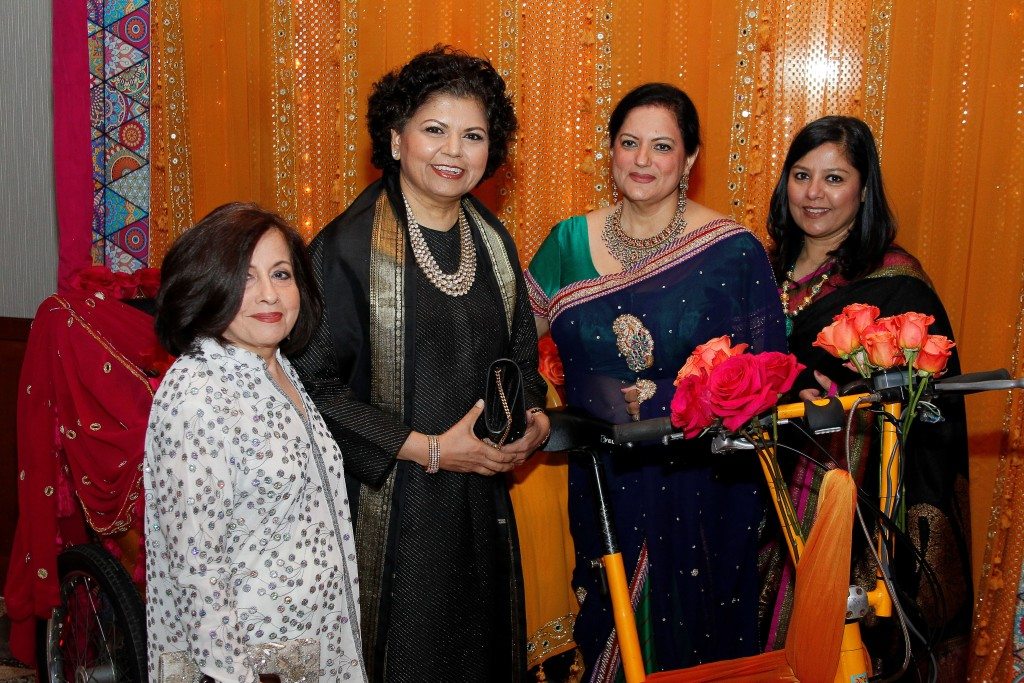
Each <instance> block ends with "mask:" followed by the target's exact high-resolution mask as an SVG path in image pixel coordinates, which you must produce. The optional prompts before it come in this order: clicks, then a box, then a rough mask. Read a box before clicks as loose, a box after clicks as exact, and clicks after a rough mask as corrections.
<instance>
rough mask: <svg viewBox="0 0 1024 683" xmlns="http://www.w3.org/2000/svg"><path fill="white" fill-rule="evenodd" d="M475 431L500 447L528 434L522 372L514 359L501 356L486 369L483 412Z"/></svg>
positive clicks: (482, 437) (480, 436)
mask: <svg viewBox="0 0 1024 683" xmlns="http://www.w3.org/2000/svg"><path fill="white" fill-rule="evenodd" d="M473 431H474V433H475V434H476V435H477V436H478V437H479V438H481V439H490V440H491V441H493V442H494V443H495V444H496V445H498V446H504V445H505V444H506V443H508V442H510V441H515V440H516V439H518V438H519V437H521V436H522V435H523V434H525V433H526V401H525V399H524V398H523V375H522V373H521V372H520V370H519V366H518V365H517V364H516V362H515V361H514V360H510V359H508V358H499V359H498V360H496V361H494V362H493V363H491V367H489V368H488V369H487V384H486V387H485V389H484V412H483V413H481V415H480V417H479V419H477V421H476V425H474V428H473Z"/></svg>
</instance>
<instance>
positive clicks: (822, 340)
mask: <svg viewBox="0 0 1024 683" xmlns="http://www.w3.org/2000/svg"><path fill="white" fill-rule="evenodd" d="M811 346H818V347H820V348H823V349H825V350H826V351H828V352H829V353H830V354H832V355H833V356H835V357H836V358H848V357H849V355H850V354H851V353H853V352H854V351H856V350H857V349H859V348H860V346H861V342H860V335H859V334H858V333H857V328H856V327H854V324H853V321H852V320H851V319H850V318H847V317H844V316H836V320H835V322H833V323H832V324H831V325H829V326H828V327H826V328H825V329H823V330H822V331H821V332H819V333H818V338H817V339H815V340H814V343H813V344H811Z"/></svg>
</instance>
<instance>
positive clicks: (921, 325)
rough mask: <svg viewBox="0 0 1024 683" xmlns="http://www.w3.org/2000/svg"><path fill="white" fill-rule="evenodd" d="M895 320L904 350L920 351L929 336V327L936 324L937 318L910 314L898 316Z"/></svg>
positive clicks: (898, 338) (898, 339)
mask: <svg viewBox="0 0 1024 683" xmlns="http://www.w3.org/2000/svg"><path fill="white" fill-rule="evenodd" d="M895 320H896V324H897V326H898V328H899V332H898V333H897V341H898V342H899V345H900V346H901V347H902V348H904V349H919V348H921V344H923V343H924V340H925V338H926V337H927V336H928V326H929V325H931V324H932V323H933V322H935V316H933V315H924V314H922V313H914V312H910V313H904V314H903V315H898V316H896V318H895Z"/></svg>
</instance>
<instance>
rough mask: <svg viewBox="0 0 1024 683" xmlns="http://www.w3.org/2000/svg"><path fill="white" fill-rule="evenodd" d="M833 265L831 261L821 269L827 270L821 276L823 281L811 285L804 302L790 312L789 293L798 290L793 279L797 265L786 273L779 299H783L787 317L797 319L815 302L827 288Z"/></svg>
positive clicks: (783, 308) (783, 307) (783, 309)
mask: <svg viewBox="0 0 1024 683" xmlns="http://www.w3.org/2000/svg"><path fill="white" fill-rule="evenodd" d="M832 265H833V262H832V261H831V260H830V261H829V262H828V263H827V264H825V265H824V266H820V267H819V270H821V269H822V268H824V269H825V272H823V273H822V274H821V279H820V280H818V281H817V282H816V283H814V284H813V285H811V288H810V290H809V291H808V292H807V296H805V297H804V300H803V301H801V302H800V303H799V304H798V305H797V307H796V308H794V309H793V310H792V311H791V310H789V293H790V291H792V290H795V289H796V281H795V280H794V279H793V271H794V270H795V269H796V264H793V265H792V266H790V268H789V270H787V271H786V279H785V280H783V282H782V287H781V288H780V290H779V298H781V299H782V311H783V312H784V313H785V314H786V316H787V317H789V318H795V317H796V316H797V315H798V314H799V313H800V311H802V310H804V309H805V308H807V307H808V306H810V305H811V302H812V301H814V297H816V296H818V293H819V292H820V291H821V288H822V287H824V286H825V283H826V282H828V278H829V274H830V273H831V272H832Z"/></svg>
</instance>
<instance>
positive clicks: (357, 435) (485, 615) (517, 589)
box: [294, 47, 548, 682]
mask: <svg viewBox="0 0 1024 683" xmlns="http://www.w3.org/2000/svg"><path fill="white" fill-rule="evenodd" d="M367 121H368V123H369V128H370V136H371V138H372V140H373V161H374V164H375V165H376V166H377V167H378V168H380V169H381V170H382V171H383V178H381V179H380V180H379V181H377V182H374V183H373V184H371V185H370V186H369V187H368V188H366V190H364V191H363V193H362V194H361V195H360V196H359V197H357V198H356V200H355V201H354V202H353V203H352V205H351V206H349V207H348V209H346V210H345V212H344V213H343V214H342V215H341V216H339V217H338V218H336V219H335V220H334V221H332V222H331V223H330V224H328V225H327V226H326V227H325V228H324V229H323V230H322V231H321V232H320V234H319V235H317V237H316V238H315V239H314V240H313V242H312V244H311V245H310V250H311V253H312V256H313V263H314V270H315V273H316V276H317V279H318V281H319V284H320V285H321V288H322V291H323V294H324V299H325V303H326V306H325V314H324V317H323V319H322V321H321V324H320V326H319V328H318V329H317V332H316V333H315V335H314V337H313V340H312V341H311V342H310V344H309V346H308V347H307V349H306V350H305V351H304V352H302V353H301V354H300V355H297V356H295V357H294V362H295V365H296V367H297V368H298V369H299V372H300V374H301V375H302V378H303V382H305V384H306V386H307V387H308V389H309V392H310V395H312V396H313V400H315V401H316V403H317V405H318V406H319V408H320V410H321V411H322V412H323V414H324V417H325V418H326V420H327V424H328V425H329V426H330V428H331V431H332V433H333V434H334V436H335V438H336V439H337V440H338V443H339V444H340V445H341V447H342V451H343V452H344V453H345V467H346V471H347V472H348V473H349V475H350V477H351V479H350V481H349V484H350V487H349V490H350V495H351V498H352V500H353V501H358V502H357V503H356V508H357V513H356V516H357V525H356V539H357V543H358V547H359V550H360V552H359V556H358V559H359V582H360V583H359V588H360V605H361V610H362V615H363V647H364V652H365V655H366V662H367V669H368V670H369V672H370V678H371V680H374V681H382V680H387V681H442V680H443V681H453V682H454V681H466V682H470V681H496V682H497V681H514V680H520V678H521V677H522V676H523V675H524V673H525V653H524V638H525V633H524V631H525V622H524V616H523V602H522V601H523V595H522V579H521V572H520V566H519V558H518V547H517V539H516V532H515V523H514V520H513V515H512V507H511V503H510V500H509V493H508V486H507V484H506V481H505V478H504V477H502V476H495V475H500V474H501V473H503V472H507V471H508V470H510V469H511V468H512V467H514V466H515V465H517V464H519V463H521V462H523V460H524V459H525V458H526V457H527V456H528V455H529V454H530V453H531V452H532V451H533V450H534V449H535V448H537V446H539V445H540V443H541V441H542V440H543V439H544V438H545V437H546V435H547V432H548V420H547V417H546V416H545V415H544V413H543V411H542V410H540V408H541V407H542V406H543V405H544V382H543V380H542V379H541V378H540V375H539V374H538V373H537V336H536V332H535V330H534V326H533V322H532V319H531V317H530V309H529V304H528V301H527V296H526V288H525V284H524V282H523V275H522V272H521V270H520V267H519V261H518V258H517V256H516V248H515V244H514V243H513V241H512V238H511V236H510V235H509V234H508V232H507V231H506V230H505V228H504V226H502V225H501V223H500V222H499V221H498V219H497V218H496V217H495V216H493V215H492V214H491V213H490V211H488V210H487V209H486V208H485V207H484V206H483V205H482V204H481V203H480V202H479V201H477V200H476V199H475V198H474V197H473V196H472V195H471V194H470V191H471V190H472V189H473V188H475V187H476V186H477V184H478V183H479V182H480V181H481V180H483V179H484V178H486V177H488V176H489V175H490V174H492V173H493V172H494V171H495V169H497V167H498V166H499V165H500V164H501V163H502V162H503V161H504V160H505V157H506V154H507V149H508V143H509V140H510V136H511V135H512V133H513V131H515V128H516V120H515V115H514V114H513V111H512V104H511V101H510V100H509V97H508V94H507V93H506V91H505V83H504V81H503V80H502V78H501V77H500V76H499V75H498V73H497V72H496V71H495V70H494V68H493V67H492V66H491V64H490V63H489V62H488V61H487V60H485V59H481V58H479V57H473V56H470V55H467V54H465V53H463V52H459V51H456V50H453V49H451V48H446V47H436V48H434V49H431V50H427V51H426V52H423V53H420V54H418V55H416V56H415V57H413V58H412V59H411V60H410V61H409V62H408V63H407V64H405V65H404V66H402V67H401V68H399V69H396V70H395V71H393V72H391V73H390V74H387V75H386V76H384V77H383V78H381V79H380V80H379V81H378V82H377V83H376V84H375V85H374V87H373V92H372V94H371V95H370V99H369V113H368V114H367ZM503 357H505V358H510V359H512V360H515V361H516V362H517V363H518V365H519V367H520V368H521V370H522V376H523V387H524V394H525V404H526V407H527V408H535V409H537V410H536V411H531V412H529V414H528V416H527V428H526V432H525V434H523V435H522V437H521V438H519V439H517V440H515V441H512V442H510V443H506V444H504V445H501V446H500V448H498V447H497V446H499V444H497V443H491V442H487V441H483V440H481V439H479V438H477V437H476V436H475V435H474V433H473V425H474V423H475V422H476V420H477V418H478V416H479V415H480V413H481V406H482V402H479V399H480V398H482V397H483V395H484V389H485V383H486V381H487V375H488V368H489V366H490V364H491V363H492V362H493V361H495V360H497V359H499V358H503Z"/></svg>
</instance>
